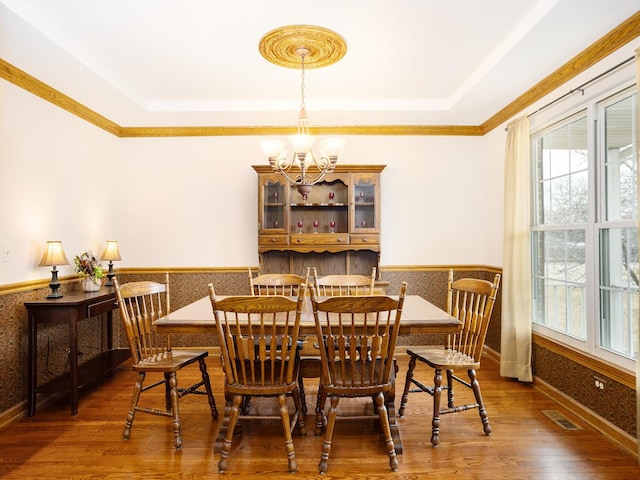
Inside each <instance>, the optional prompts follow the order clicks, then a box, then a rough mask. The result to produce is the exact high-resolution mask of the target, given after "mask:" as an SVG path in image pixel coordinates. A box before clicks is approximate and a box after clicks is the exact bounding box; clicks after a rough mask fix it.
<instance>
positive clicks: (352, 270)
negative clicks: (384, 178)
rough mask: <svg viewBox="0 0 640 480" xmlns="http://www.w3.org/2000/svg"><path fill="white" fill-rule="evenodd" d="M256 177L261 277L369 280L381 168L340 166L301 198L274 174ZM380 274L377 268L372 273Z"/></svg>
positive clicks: (375, 253)
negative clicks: (310, 270)
mask: <svg viewBox="0 0 640 480" xmlns="http://www.w3.org/2000/svg"><path fill="white" fill-rule="evenodd" d="M253 168H254V170H255V171H256V172H257V173H258V254H259V257H260V272H261V273H283V272H288V273H295V274H298V275H304V274H305V272H306V271H307V267H316V268H317V270H318V273H319V274H320V275H328V274H333V273H345V274H362V275H369V274H370V273H371V268H372V267H376V268H378V267H379V265H378V264H379V258H380V173H381V172H382V170H383V169H384V168H385V165H340V164H338V165H337V166H336V169H335V171H334V172H333V173H331V174H330V175H327V176H326V177H325V178H324V180H323V181H322V182H320V183H318V184H316V185H314V186H313V188H312V189H311V192H310V193H309V194H308V195H307V196H303V195H301V194H300V193H298V191H297V189H296V187H295V186H291V185H289V183H288V182H287V181H286V179H285V178H284V177H283V176H281V175H277V174H274V173H273V171H272V170H271V167H270V166H269V165H254V166H253ZM379 270H380V269H379V268H378V271H379Z"/></svg>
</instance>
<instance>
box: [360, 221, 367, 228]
mask: <svg viewBox="0 0 640 480" xmlns="http://www.w3.org/2000/svg"><path fill="white" fill-rule="evenodd" d="M360 225H362V228H366V226H367V221H366V220H362V222H360Z"/></svg>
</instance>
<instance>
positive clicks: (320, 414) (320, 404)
mask: <svg viewBox="0 0 640 480" xmlns="http://www.w3.org/2000/svg"><path fill="white" fill-rule="evenodd" d="M326 401H327V394H326V393H325V391H324V388H322V383H320V385H319V386H318V396H317V399H316V428H315V430H314V431H313V433H314V435H315V436H316V437H319V436H320V435H322V430H324V429H325V427H326V426H327V417H326V416H325V414H324V405H325V403H326Z"/></svg>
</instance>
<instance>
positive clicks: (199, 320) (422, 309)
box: [154, 295, 461, 454]
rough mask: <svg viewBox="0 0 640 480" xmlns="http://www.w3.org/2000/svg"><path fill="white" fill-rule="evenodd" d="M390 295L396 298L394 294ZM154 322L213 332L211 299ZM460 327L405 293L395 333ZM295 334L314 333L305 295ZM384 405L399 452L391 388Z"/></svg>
mask: <svg viewBox="0 0 640 480" xmlns="http://www.w3.org/2000/svg"><path fill="white" fill-rule="evenodd" d="M390 296H391V297H393V298H397V296H393V295H390ZM224 297H225V296H224V295H218V296H217V297H216V298H220V299H222V298H224ZM154 325H155V328H156V330H157V332H158V333H164V334H177V333H179V334H182V333H210V334H212V335H215V334H216V333H215V328H216V326H215V318H214V315H213V309H212V307H211V300H210V298H209V296H208V295H207V296H205V297H203V298H200V299H198V300H196V301H194V302H193V303H190V304H188V305H185V306H184V307H182V308H179V309H177V310H174V311H172V312H170V313H168V314H167V315H165V316H163V317H161V318H159V319H157V320H156V321H155V322H154ZM460 327H461V322H460V321H459V320H458V319H457V318H455V317H454V316H452V315H450V314H449V313H447V312H446V311H444V310H442V309H441V308H439V307H437V306H436V305H434V304H433V303H431V302H429V301H428V300H426V299H424V298H423V297H421V296H420V295H407V296H405V300H404V306H403V310H402V316H401V317H400V332H399V335H411V334H419V333H422V334H424V333H430V334H449V333H457V332H458V331H459V330H460ZM299 334H300V335H301V336H304V335H315V334H316V325H315V320H314V317H313V308H312V305H311V299H310V297H308V298H307V299H306V300H305V302H304V304H303V309H302V314H301V318H300V333H299ZM226 403H227V406H226V407H225V415H224V418H223V421H222V422H221V425H220V429H219V430H218V434H217V437H216V441H215V443H214V452H218V453H219V452H220V451H221V450H222V442H223V440H224V436H225V433H226V425H227V420H228V414H227V413H228V410H229V401H227V402H226ZM386 406H387V412H388V416H389V425H390V427H391V434H392V437H393V441H394V445H395V448H396V453H397V454H401V453H402V438H401V437H400V429H399V427H398V421H397V415H396V408H395V388H394V389H392V392H390V393H389V395H387V401H386Z"/></svg>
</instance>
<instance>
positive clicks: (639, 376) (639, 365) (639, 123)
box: [635, 48, 640, 463]
mask: <svg viewBox="0 0 640 480" xmlns="http://www.w3.org/2000/svg"><path fill="white" fill-rule="evenodd" d="M636 92H637V98H640V48H638V49H637V50H636ZM635 127H636V129H635V143H636V144H635V151H636V176H637V177H636V180H637V188H636V195H637V198H636V201H637V202H638V203H637V204H638V206H640V174H639V173H638V170H640V169H639V168H638V166H640V153H639V152H638V149H640V138H639V136H640V102H636V125H635ZM638 235H639V240H640V215H638ZM636 321H637V322H638V323H639V324H640V318H636ZM638 345H640V328H638ZM638 392H640V352H638V351H637V350H636V409H637V411H636V425H637V427H636V432H640V398H638ZM637 445H638V463H640V439H638V442H637Z"/></svg>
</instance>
